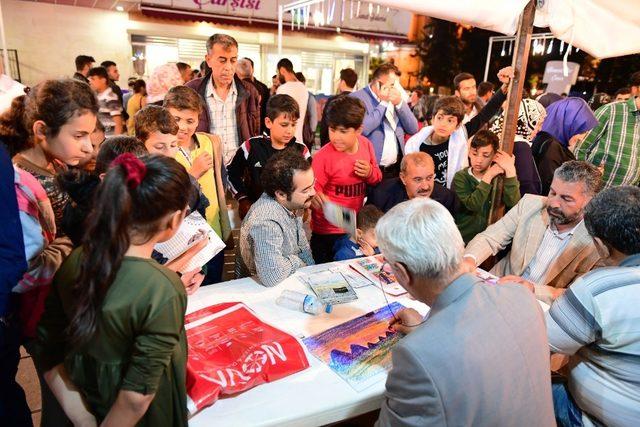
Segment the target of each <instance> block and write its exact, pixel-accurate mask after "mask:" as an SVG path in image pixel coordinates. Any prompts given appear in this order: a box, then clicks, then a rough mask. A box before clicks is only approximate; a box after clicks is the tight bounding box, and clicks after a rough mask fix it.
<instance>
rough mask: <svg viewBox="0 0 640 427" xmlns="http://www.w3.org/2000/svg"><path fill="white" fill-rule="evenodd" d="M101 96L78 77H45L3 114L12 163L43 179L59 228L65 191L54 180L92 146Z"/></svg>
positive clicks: (0, 133) (0, 120) (0, 132)
mask: <svg viewBox="0 0 640 427" xmlns="http://www.w3.org/2000/svg"><path fill="white" fill-rule="evenodd" d="M97 114H98V101H97V99H96V97H95V95H94V94H93V92H92V91H91V89H90V88H89V86H88V85H87V84H85V83H83V82H80V81H78V80H46V81H44V82H42V83H40V84H38V85H36V86H35V87H34V88H33V89H31V91H29V94H28V95H23V96H20V97H18V98H16V99H14V100H13V103H12V104H11V109H9V110H8V111H6V112H5V113H4V114H3V115H2V116H0V137H2V138H3V140H4V141H5V143H6V144H7V147H8V148H9V151H10V153H11V155H12V156H13V161H14V163H15V164H16V165H17V166H18V167H20V168H21V169H23V170H25V171H27V172H29V173H31V174H32V175H33V176H35V177H36V178H37V179H38V181H40V183H41V184H42V186H43V187H44V189H45V190H46V192H47V196H48V197H49V200H50V201H51V205H52V206H53V212H54V214H55V218H56V225H57V226H58V227H59V225H60V220H61V219H62V210H63V208H64V205H65V204H66V203H67V200H68V199H67V196H66V194H65V193H64V192H62V191H60V189H59V187H58V186H57V184H56V182H55V175H56V173H57V172H58V171H59V170H60V169H61V168H62V169H64V167H65V165H68V166H76V165H78V163H79V162H80V161H82V160H83V159H84V158H86V157H87V156H88V155H90V154H91V152H92V151H93V147H92V146H91V138H90V136H91V133H92V132H93V130H94V129H95V127H96V117H97Z"/></svg>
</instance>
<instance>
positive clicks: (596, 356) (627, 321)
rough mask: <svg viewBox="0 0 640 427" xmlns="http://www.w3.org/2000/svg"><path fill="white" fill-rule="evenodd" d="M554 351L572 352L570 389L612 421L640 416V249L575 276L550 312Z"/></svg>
mask: <svg viewBox="0 0 640 427" xmlns="http://www.w3.org/2000/svg"><path fill="white" fill-rule="evenodd" d="M546 322H547V335H548V338H549V346H550V348H551V351H554V352H556V353H562V354H567V355H571V356H572V360H571V362H570V363H569V366H570V367H571V371H570V374H569V391H570V393H571V396H572V397H573V399H574V400H575V401H576V403H577V404H578V406H579V407H580V409H582V411H583V412H585V413H586V415H587V417H593V418H595V419H596V420H597V421H599V422H600V423H603V424H605V425H608V426H631V425H638V420H640V327H639V325H640V254H635V255H632V256H630V257H628V258H626V259H625V260H624V261H623V262H622V263H621V264H620V265H619V266H617V267H606V268H599V269H596V270H594V271H592V272H590V273H588V274H586V275H584V276H582V277H581V278H579V279H577V280H576V281H575V282H574V283H573V284H572V285H571V287H570V288H569V289H568V290H567V291H566V292H565V293H564V295H562V296H561V297H560V298H558V299H557V300H556V301H555V303H554V304H553V305H552V306H551V309H550V310H549V312H548V313H547V314H546Z"/></svg>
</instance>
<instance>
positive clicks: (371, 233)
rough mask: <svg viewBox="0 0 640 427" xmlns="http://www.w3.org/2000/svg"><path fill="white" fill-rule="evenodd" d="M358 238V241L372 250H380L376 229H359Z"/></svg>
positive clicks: (357, 231) (357, 230)
mask: <svg viewBox="0 0 640 427" xmlns="http://www.w3.org/2000/svg"><path fill="white" fill-rule="evenodd" d="M356 236H357V238H358V240H360V241H363V242H364V243H366V244H367V245H369V246H371V249H373V250H375V249H377V248H378V240H377V239H376V229H375V228H369V229H367V230H362V229H360V228H358V229H356Z"/></svg>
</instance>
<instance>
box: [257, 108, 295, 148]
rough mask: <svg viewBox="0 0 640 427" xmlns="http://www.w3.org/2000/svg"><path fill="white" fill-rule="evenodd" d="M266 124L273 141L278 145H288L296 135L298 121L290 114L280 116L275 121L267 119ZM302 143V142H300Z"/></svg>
mask: <svg viewBox="0 0 640 427" xmlns="http://www.w3.org/2000/svg"><path fill="white" fill-rule="evenodd" d="M264 124H265V126H267V129H269V132H270V134H271V140H272V141H274V142H276V143H278V144H288V143H289V141H291V138H293V137H294V135H295V133H296V125H297V124H298V120H297V119H293V118H292V117H291V116H290V115H288V114H280V115H278V117H276V118H275V119H274V120H273V121H272V120H271V119H270V118H269V117H266V118H265V119H264ZM299 142H302V141H299Z"/></svg>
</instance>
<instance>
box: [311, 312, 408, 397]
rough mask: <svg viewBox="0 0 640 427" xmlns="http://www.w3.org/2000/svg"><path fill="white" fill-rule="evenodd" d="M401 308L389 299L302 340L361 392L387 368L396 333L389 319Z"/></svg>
mask: <svg viewBox="0 0 640 427" xmlns="http://www.w3.org/2000/svg"><path fill="white" fill-rule="evenodd" d="M403 308H404V307H403V306H402V304H400V303H397V302H393V303H391V304H390V305H388V306H386V305H385V306H383V307H381V308H379V309H377V310H376V311H373V312H370V313H367V314H365V315H363V316H360V317H357V318H355V319H353V320H350V321H348V322H346V323H343V324H341V325H338V326H335V327H333V328H331V329H328V330H326V331H324V332H322V333H320V334H317V335H314V336H312V337H309V338H305V339H304V340H303V342H304V344H305V345H306V346H307V348H308V349H309V351H310V352H311V354H313V355H314V356H315V357H316V358H318V359H320V360H321V361H323V362H324V363H326V364H327V365H329V368H331V369H332V370H333V371H334V372H336V373H337V374H338V375H339V376H340V377H341V378H342V379H344V380H345V381H346V382H347V383H348V384H349V385H350V386H351V387H353V389H354V390H356V391H362V390H364V389H366V388H367V387H370V386H371V385H373V384H375V383H377V382H379V381H381V380H382V379H384V375H385V373H386V372H388V371H389V370H390V369H391V348H392V347H393V346H394V344H395V343H396V342H398V340H399V339H400V336H399V335H398V334H397V333H395V332H394V331H393V330H391V329H389V321H390V320H391V319H392V318H393V313H397V312H398V311H400V310H401V309H403Z"/></svg>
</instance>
